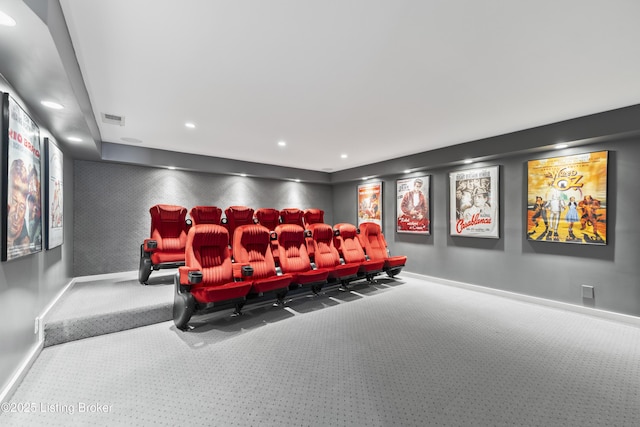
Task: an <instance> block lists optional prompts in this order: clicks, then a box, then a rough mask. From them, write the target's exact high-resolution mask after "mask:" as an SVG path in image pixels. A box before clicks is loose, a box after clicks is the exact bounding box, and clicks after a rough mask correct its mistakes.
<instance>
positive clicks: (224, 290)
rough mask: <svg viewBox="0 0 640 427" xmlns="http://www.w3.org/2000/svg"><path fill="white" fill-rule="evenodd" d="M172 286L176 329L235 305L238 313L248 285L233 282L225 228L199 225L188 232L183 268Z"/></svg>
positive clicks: (242, 282) (247, 283)
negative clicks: (215, 309)
mask: <svg viewBox="0 0 640 427" xmlns="http://www.w3.org/2000/svg"><path fill="white" fill-rule="evenodd" d="M175 286H176V293H175V296H174V302H173V321H174V323H175V325H176V327H177V328H179V329H186V328H187V327H188V326H187V325H188V323H189V320H190V319H191V316H192V315H193V314H194V313H195V312H198V311H206V310H209V309H212V308H213V307H219V306H228V305H234V306H235V307H236V313H239V310H240V309H241V308H242V305H244V302H245V300H246V296H247V294H248V293H249V291H250V289H251V282H249V281H244V280H240V281H236V280H234V276H233V267H232V264H231V254H230V252H229V233H228V231H227V230H226V229H225V228H224V227H222V226H220V225H216V224H199V225H195V226H193V227H192V228H191V229H190V230H189V234H188V236H187V242H186V248H185V265H184V266H182V267H180V268H179V269H178V274H176V279H175Z"/></svg>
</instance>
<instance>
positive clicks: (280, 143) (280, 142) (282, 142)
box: [278, 141, 287, 147]
mask: <svg viewBox="0 0 640 427" xmlns="http://www.w3.org/2000/svg"><path fill="white" fill-rule="evenodd" d="M278 145H279V146H280V147H284V146H285V145H287V143H286V142H284V141H278Z"/></svg>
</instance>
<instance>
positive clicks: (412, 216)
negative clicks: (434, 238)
mask: <svg viewBox="0 0 640 427" xmlns="http://www.w3.org/2000/svg"><path fill="white" fill-rule="evenodd" d="M396 198H397V199H396V224H397V227H398V228H397V231H398V233H419V234H429V225H430V221H429V176H428V175H426V176H419V177H415V178H405V179H399V180H397V181H396Z"/></svg>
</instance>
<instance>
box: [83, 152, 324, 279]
mask: <svg viewBox="0 0 640 427" xmlns="http://www.w3.org/2000/svg"><path fill="white" fill-rule="evenodd" d="M74 182H75V189H74V193H75V196H76V203H75V221H74V239H75V244H76V251H75V253H74V274H75V275H76V276H85V275H92V274H101V273H113V272H119V271H131V270H137V269H138V263H139V259H140V244H141V243H142V241H143V240H144V239H145V238H147V237H149V229H150V223H151V220H150V215H149V208H150V207H151V206H153V205H155V204H158V203H164V204H173V205H180V206H184V207H186V208H187V209H191V208H192V207H193V206H196V205H214V206H218V207H219V208H221V209H222V210H223V211H224V209H226V208H227V207H229V206H232V205H244V206H249V207H252V208H254V209H258V208H268V207H270V208H276V209H282V208H288V207H294V208H299V209H307V208H320V209H323V210H324V211H325V212H326V214H325V220H326V221H328V222H331V221H332V220H333V218H332V212H333V206H332V197H331V186H330V185H328V184H309V183H298V182H294V181H283V180H274V179H261V178H251V177H241V176H228V175H215V174H207V173H199V172H189V171H181V170H169V169H162V168H151V167H144V166H132V165H124V164H116V163H104V162H92V161H83V160H78V161H76V162H75V180H74Z"/></svg>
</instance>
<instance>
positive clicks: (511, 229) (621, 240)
mask: <svg viewBox="0 0 640 427" xmlns="http://www.w3.org/2000/svg"><path fill="white" fill-rule="evenodd" d="M451 149H452V150H453V149H454V148H451ZM599 150H610V153H609V156H610V157H609V176H608V187H609V192H608V199H607V203H608V212H607V215H608V223H607V229H608V230H607V232H608V244H607V245H606V246H587V245H573V244H554V243H547V242H535V241H528V240H527V239H526V194H527V189H526V186H527V174H526V167H527V161H528V160H531V159H537V158H544V157H554V156H557V155H559V152H556V151H547V152H537V153H535V154H533V155H532V154H527V155H521V156H510V157H506V158H498V159H495V160H492V161H490V162H484V163H477V164H475V165H471V166H465V167H462V166H450V167H443V168H438V169H429V170H428V171H426V172H421V173H420V174H424V173H426V174H429V175H431V220H432V230H431V235H430V236H416V235H410V234H402V233H396V232H395V223H394V221H395V217H394V213H395V209H396V206H395V200H394V197H393V195H394V194H395V180H396V179H398V178H405V177H410V176H412V175H402V174H399V175H388V176H385V177H384V178H383V179H382V180H383V195H384V211H383V214H384V224H383V227H384V233H385V237H386V238H387V241H388V244H389V246H390V249H391V251H392V254H398V255H399V254H403V255H407V256H408V257H409V258H408V262H407V267H406V270H407V271H411V272H414V273H419V274H425V275H429V276H435V277H439V278H443V279H449V280H454V281H460V282H465V283H470V284H476V285H481V286H487V287H491V288H496V289H500V290H505V291H511V292H517V293H520V294H526V295H531V296H535V297H540V298H546V299H551V300H556V301H561V302H567V303H571V304H578V305H586V306H590V307H595V308H598V309H602V310H607V311H613V312H618V313H623V314H629V315H634V316H639V315H640V280H638V279H639V277H640V275H639V273H638V262H639V261H640V251H639V249H638V248H639V246H640V244H639V242H640V227H638V226H637V224H638V213H639V212H640V198H639V197H638V195H637V194H638V193H637V190H636V188H637V183H638V182H640V171H639V168H638V165H640V138H637V137H636V138H632V139H627V140H619V141H614V142H608V143H599V144H592V145H587V146H583V147H578V148H574V149H570V150H564V151H562V155H564V154H577V153H582V152H588V151H599ZM490 165H500V190H501V192H500V199H501V203H500V204H501V210H500V215H501V219H500V221H501V227H500V238H499V239H497V240H496V239H478V238H468V237H466V238H465V237H451V236H449V220H448V214H449V205H448V200H449V197H448V188H449V187H448V186H449V184H448V180H449V178H448V174H449V172H451V171H454V170H459V169H465V168H466V169H469V168H474V167H481V166H490ZM358 184H359V182H353V183H344V184H338V185H336V186H334V191H333V205H334V207H335V210H334V215H333V216H334V219H335V221H336V222H343V221H345V222H355V221H356V188H357V185H358ZM582 284H586V285H591V286H594V287H595V299H594V300H586V299H585V300H583V299H582V293H581V285H582Z"/></svg>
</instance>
